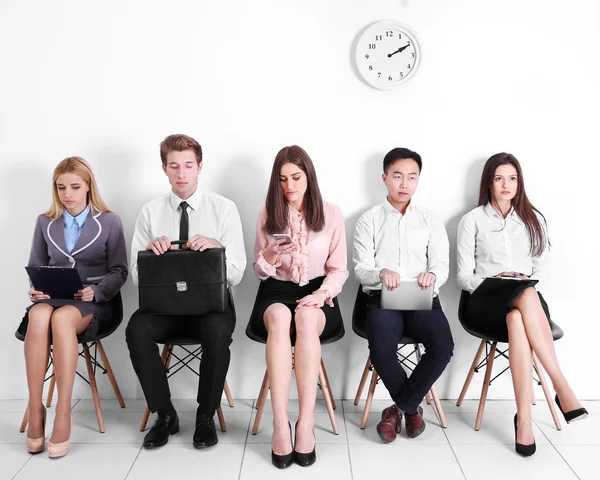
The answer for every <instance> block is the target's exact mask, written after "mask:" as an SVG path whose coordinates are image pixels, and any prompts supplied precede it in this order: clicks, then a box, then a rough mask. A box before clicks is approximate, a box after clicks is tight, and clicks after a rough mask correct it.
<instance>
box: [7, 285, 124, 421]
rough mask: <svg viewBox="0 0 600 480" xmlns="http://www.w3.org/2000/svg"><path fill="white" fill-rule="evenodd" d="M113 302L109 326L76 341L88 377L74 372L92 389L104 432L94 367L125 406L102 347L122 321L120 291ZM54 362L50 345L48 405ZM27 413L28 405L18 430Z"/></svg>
mask: <svg viewBox="0 0 600 480" xmlns="http://www.w3.org/2000/svg"><path fill="white" fill-rule="evenodd" d="M113 304H114V312H113V321H112V322H111V325H110V328H108V329H106V330H100V331H99V332H98V334H97V335H94V336H85V335H78V336H77V341H78V343H79V344H80V345H81V351H80V352H79V356H80V357H83V358H85V364H86V367H87V371H88V378H89V380H88V378H85V377H84V376H83V375H81V374H80V373H79V372H76V373H77V375H78V376H79V377H80V378H82V379H83V380H84V381H85V382H86V383H87V384H88V385H89V386H90V388H91V389H92V398H93V399H94V407H95V409H96V418H97V419H98V429H99V430H100V433H104V419H103V418H102V410H101V408H100V397H99V396H98V387H97V386H96V369H97V368H99V369H100V370H101V371H102V373H103V374H107V375H108V379H109V380H110V384H111V385H112V387H113V390H114V391H115V395H116V396H117V400H118V401H119V405H121V408H125V402H124V401H123V397H122V395H121V391H120V390H119V385H118V384H117V380H116V378H115V375H114V373H113V370H112V368H111V366H110V362H109V361H108V357H107V356H106V352H105V351H104V347H103V346H102V342H101V340H102V339H104V338H106V337H108V336H109V335H111V334H112V333H113V332H114V331H115V330H116V329H117V328H119V325H121V322H122V321H123V301H122V299H121V293H120V292H119V293H117V295H116V296H115V298H114V299H113ZM15 337H17V339H18V340H21V341H25V334H23V333H21V332H19V331H17V332H15ZM90 348H93V349H94V351H93V355H92V354H91V353H90ZM98 353H100V358H101V361H102V363H100V361H98V359H97V354H98ZM53 365H54V362H53V357H52V346H50V361H49V362H48V367H47V368H46V372H48V370H50V367H52V373H51V374H50V376H48V377H47V378H46V379H45V380H44V381H48V380H50V387H49V389H48V398H47V399H46V406H47V407H49V406H50V405H51V404H52V396H53V394H54V386H55V384H56V377H55V376H54V367H53ZM28 413H29V407H27V409H26V410H25V414H24V415H23V421H22V422H21V428H20V429H19V430H20V432H21V433H22V432H24V431H25V428H26V427H27V414H28Z"/></svg>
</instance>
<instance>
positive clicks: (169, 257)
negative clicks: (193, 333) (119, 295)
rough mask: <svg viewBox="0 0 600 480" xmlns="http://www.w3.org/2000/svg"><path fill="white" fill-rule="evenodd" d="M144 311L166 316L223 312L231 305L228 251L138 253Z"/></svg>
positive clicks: (142, 309) (218, 249) (141, 309)
mask: <svg viewBox="0 0 600 480" xmlns="http://www.w3.org/2000/svg"><path fill="white" fill-rule="evenodd" d="M138 285H139V300H140V311H141V312H144V313H156V314H163V315H199V314H203V313H211V312H212V313H223V312H224V311H225V306H226V305H227V295H228V292H227V270H226V264H225V249H224V248H209V249H207V250H204V251H203V252H195V251H192V250H187V249H186V250H170V251H168V252H166V253H163V254H162V255H156V254H155V253H154V252H152V251H150V250H143V251H140V252H138Z"/></svg>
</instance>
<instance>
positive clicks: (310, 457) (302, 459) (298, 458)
mask: <svg viewBox="0 0 600 480" xmlns="http://www.w3.org/2000/svg"><path fill="white" fill-rule="evenodd" d="M297 429H298V422H296V426H295V427H294V436H295V433H296V431H297ZM313 438H314V439H315V445H314V447H313V449H312V452H310V453H300V452H297V451H296V442H295V441H294V462H296V463H297V464H298V465H300V466H301V467H310V466H311V465H312V464H313V463H315V462H316V461H317V451H316V449H317V437H315V429H314V428H313Z"/></svg>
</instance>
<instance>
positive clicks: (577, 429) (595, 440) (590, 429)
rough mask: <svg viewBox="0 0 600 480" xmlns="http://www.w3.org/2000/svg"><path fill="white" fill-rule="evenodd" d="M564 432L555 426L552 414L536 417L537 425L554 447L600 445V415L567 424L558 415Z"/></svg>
mask: <svg viewBox="0 0 600 480" xmlns="http://www.w3.org/2000/svg"><path fill="white" fill-rule="evenodd" d="M558 415H559V419H560V423H561V425H562V430H560V431H559V430H557V429H556V427H555V426H554V422H553V420H552V416H551V415H550V413H545V414H544V415H539V416H536V417H534V421H535V423H536V425H537V426H538V427H539V428H540V429H541V430H542V431H543V432H544V434H545V435H546V436H547V437H548V439H549V440H550V442H552V443H553V444H554V445H600V433H599V432H600V414H590V415H589V416H588V417H587V418H586V419H584V420H579V421H576V422H572V423H569V424H567V422H565V419H564V418H563V417H562V415H561V414H560V413H558Z"/></svg>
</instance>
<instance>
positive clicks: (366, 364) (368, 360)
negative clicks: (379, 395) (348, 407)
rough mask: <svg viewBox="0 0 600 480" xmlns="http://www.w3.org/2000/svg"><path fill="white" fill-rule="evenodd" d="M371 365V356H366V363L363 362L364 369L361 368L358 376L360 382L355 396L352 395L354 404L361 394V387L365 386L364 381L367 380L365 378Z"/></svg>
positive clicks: (356, 403)
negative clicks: (361, 372)
mask: <svg viewBox="0 0 600 480" xmlns="http://www.w3.org/2000/svg"><path fill="white" fill-rule="evenodd" d="M370 366H371V357H368V358H367V363H365V369H364V370H363V374H362V377H360V383H359V384H358V390H357V391H356V397H354V405H358V402H359V401H360V396H361V395H362V391H363V388H364V387H365V383H366V382H367V378H368V377H369V367H370Z"/></svg>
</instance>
